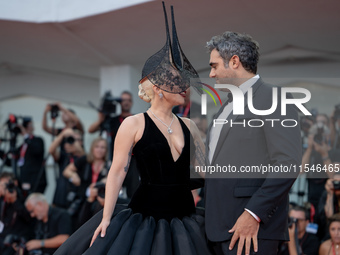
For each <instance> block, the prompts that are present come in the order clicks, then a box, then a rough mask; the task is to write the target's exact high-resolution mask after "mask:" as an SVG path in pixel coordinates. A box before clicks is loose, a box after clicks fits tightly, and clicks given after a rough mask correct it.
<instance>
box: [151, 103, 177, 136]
mask: <svg viewBox="0 0 340 255" xmlns="http://www.w3.org/2000/svg"><path fill="white" fill-rule="evenodd" d="M149 110H150V112H151V113H152V115H153V116H154V117H155V118H156V119H158V120H159V121H160V122H161V123H162V124H163V125H164V126H166V127H167V128H168V129H167V131H168V133H169V134H170V135H171V134H172V132H173V131H172V129H171V125H172V122H174V114H172V120H171V123H170V125H169V126H168V125H167V124H165V123H164V122H163V121H162V120H161V119H160V118H158V117H157V116H156V114H154V113H153V112H152V111H151V109H150V108H149Z"/></svg>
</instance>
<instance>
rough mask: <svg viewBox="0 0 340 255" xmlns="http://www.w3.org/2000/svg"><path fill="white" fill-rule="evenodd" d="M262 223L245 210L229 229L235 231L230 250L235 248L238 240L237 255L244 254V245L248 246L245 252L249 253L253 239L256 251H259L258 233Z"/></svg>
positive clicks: (247, 254) (230, 231) (231, 231)
mask: <svg viewBox="0 0 340 255" xmlns="http://www.w3.org/2000/svg"><path fill="white" fill-rule="evenodd" d="M259 227H260V223H258V222H257V221H256V220H255V218H254V217H253V216H251V215H250V213H248V212H247V211H244V212H243V213H242V214H241V216H240V217H239V218H238V219H237V221H236V223H235V225H234V226H233V228H232V229H230V230H229V233H234V234H233V237H232V239H231V241H230V246H229V250H232V249H233V248H234V245H235V243H236V242H237V240H239V242H238V247H237V255H241V254H242V250H243V246H244V245H245V246H246V249H245V254H246V255H249V253H250V246H251V241H252V240H253V245H254V251H255V252H257V250H258V246H257V233H258V232H259Z"/></svg>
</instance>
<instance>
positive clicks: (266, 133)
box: [205, 32, 302, 255]
mask: <svg viewBox="0 0 340 255" xmlns="http://www.w3.org/2000/svg"><path fill="white" fill-rule="evenodd" d="M207 48H208V50H209V51H210V66H211V72H210V77H211V78H215V79H216V83H217V84H219V83H220V84H226V83H228V84H232V85H235V86H237V87H238V89H239V90H241V91H242V93H243V95H244V96H245V107H244V114H241V115H237V114H233V102H232V98H230V99H229V100H228V102H227V103H226V104H224V106H223V107H222V109H221V112H220V113H218V114H217V115H215V117H214V118H215V119H220V120H228V123H227V124H225V125H218V124H216V123H215V124H216V125H213V126H212V127H211V128H210V129H209V130H208V133H207V136H208V137H207V153H208V158H209V162H210V165H211V166H217V165H219V166H228V165H230V166H232V167H235V169H237V171H239V170H241V169H242V168H241V167H245V166H248V167H252V166H261V165H267V166H269V165H270V166H276V167H280V166H290V165H293V166H296V167H298V166H299V165H300V164H301V156H302V155H301V153H302V152H301V142H300V128H299V124H298V122H296V126H295V127H284V126H283V125H282V124H281V121H282V120H284V119H293V120H298V114H297V110H296V108H295V107H294V106H293V105H291V104H288V105H287V107H286V110H287V113H286V115H285V116H282V114H281V102H280V96H281V93H280V89H279V88H278V98H279V102H278V104H277V109H276V110H275V111H274V112H272V113H270V114H269V115H256V114H254V113H253V112H254V111H253V110H252V111H250V107H249V106H250V104H249V103H247V96H248V95H247V94H250V93H249V91H248V89H249V88H252V94H250V96H251V95H252V105H253V106H254V108H255V109H258V110H267V109H270V108H271V106H272V101H273V100H272V93H273V92H272V86H271V85H269V84H266V83H264V82H263V81H262V79H261V78H260V77H259V76H258V75H256V72H257V62H258V59H259V52H258V51H259V46H258V43H257V42H256V41H254V40H253V39H252V38H251V37H250V36H249V35H245V34H239V33H234V32H225V33H223V34H222V35H220V36H215V37H213V38H212V39H211V41H209V42H208V43H207ZM224 79H227V81H226V80H224ZM229 94H231V93H229ZM290 96H291V95H289V94H288V97H290ZM234 101H235V100H234ZM234 111H235V110H234ZM254 119H257V121H254V122H252V123H251V122H249V121H250V120H254ZM259 119H260V121H258V120H259ZM265 119H275V120H276V121H275V123H274V121H266V120H265ZM232 121H233V122H237V123H244V124H243V125H242V124H238V125H237V124H235V125H231V124H230V123H231V122H232ZM261 121H263V125H262V126H261ZM248 123H249V124H248ZM255 125H256V126H259V127H252V126H255ZM237 174H238V173H236V174H235V173H234V175H232V174H228V173H223V174H219V175H214V174H211V175H210V174H209V175H207V177H209V178H206V189H205V193H206V194H205V201H206V232H207V236H208V239H209V241H210V244H211V248H212V250H213V251H214V252H215V254H238V255H240V254H265V255H274V254H276V253H277V249H278V245H279V241H280V240H288V225H287V224H288V192H289V190H290V188H291V186H292V184H293V183H294V181H295V178H296V176H297V174H298V173H296V174H291V175H288V174H287V175H285V174H282V173H279V174H278V175H277V176H275V174H267V175H261V174H257V175H256V174H255V175H252V176H251V175H250V174H249V175H248V176H247V175H246V174H243V175H242V176H241V175H239V176H238V175H237ZM234 177H235V178H234ZM250 177H254V178H250ZM254 252H257V253H254Z"/></svg>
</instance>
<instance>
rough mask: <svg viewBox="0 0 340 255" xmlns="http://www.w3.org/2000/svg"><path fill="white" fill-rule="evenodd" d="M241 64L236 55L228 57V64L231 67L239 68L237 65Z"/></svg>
mask: <svg viewBox="0 0 340 255" xmlns="http://www.w3.org/2000/svg"><path fill="white" fill-rule="evenodd" d="M240 65H241V66H242V64H241V62H240V58H239V57H238V56H237V55H234V56H232V57H231V58H230V60H229V66H230V67H231V68H233V69H237V68H239V66H240Z"/></svg>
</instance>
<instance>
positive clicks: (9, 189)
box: [6, 180, 15, 193]
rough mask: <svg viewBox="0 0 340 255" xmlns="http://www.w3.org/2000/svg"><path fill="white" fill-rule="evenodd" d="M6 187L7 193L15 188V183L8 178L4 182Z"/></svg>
mask: <svg viewBox="0 0 340 255" xmlns="http://www.w3.org/2000/svg"><path fill="white" fill-rule="evenodd" d="M6 189H7V190H8V192H9V193H13V192H14V190H15V184H14V182H13V181H12V180H10V181H9V182H8V183H6Z"/></svg>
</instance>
